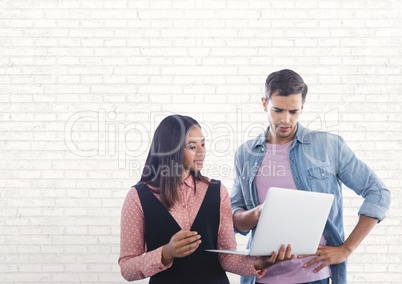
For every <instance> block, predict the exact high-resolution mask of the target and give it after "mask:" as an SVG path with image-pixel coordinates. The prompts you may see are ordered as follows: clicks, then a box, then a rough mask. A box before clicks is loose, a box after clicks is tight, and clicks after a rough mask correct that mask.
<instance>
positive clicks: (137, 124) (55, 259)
mask: <svg viewBox="0 0 402 284" xmlns="http://www.w3.org/2000/svg"><path fill="white" fill-rule="evenodd" d="M401 11H402V2H401V1H397V0H395V1H378V0H375V1H374V0H366V1H364V0H361V1H360V0H359V1H357V0H350V1H340V0H333V1H329V0H324V1H319V0H305V1H296V0H289V1H279V0H278V1H268V0H264V1H263V0H258V1H257V0H255V1H252V0H250V1H244V0H242V1H221V0H215V1H211V0H204V1H195V0H194V1H172V0H170V1H167V0H166V1H138V0H135V1H134V0H133V1H128V0H124V1H112V0H110V1H109V0H99V1H96V0H71V1H69V0H59V1H51V0H42V1H36V0H20V1H9V0H1V1H0V55H1V56H0V282H1V283H123V282H125V281H124V280H123V279H122V277H121V276H120V272H119V267H118V265H117V259H118V255H119V230H120V228H119V223H120V210H121V205H122V202H123V200H124V197H125V195H126V194H127V192H128V190H129V188H130V186H131V185H133V184H135V183H136V182H137V181H138V178H139V173H140V170H141V166H142V165H143V163H144V159H145V156H146V153H147V151H148V147H149V143H150V141H151V137H152V133H153V131H154V129H155V126H156V125H157V124H158V123H159V121H160V120H161V119H162V118H163V117H165V116H166V115H169V114H172V113H180V114H187V115H191V116H193V117H194V118H196V119H197V120H198V121H199V122H200V123H201V124H202V126H203V128H204V135H205V136H206V138H207V147H208V158H207V161H206V165H205V168H206V169H205V174H206V175H208V176H209V177H211V178H217V179H221V180H222V181H223V182H224V184H225V185H226V186H227V187H228V190H230V189H231V186H232V176H233V170H232V169H233V154H234V151H235V150H236V149H237V147H238V146H239V145H240V144H241V143H242V142H244V141H245V140H247V139H249V138H252V137H253V136H255V135H256V134H258V133H259V132H260V131H262V129H263V128H264V127H265V126H266V119H267V118H266V115H265V113H264V112H263V111H262V106H261V104H260V98H261V96H262V95H263V90H264V82H265V79H266V76H267V75H268V74H269V73H271V72H273V71H276V70H279V69H282V68H290V69H294V70H295V71H297V72H298V73H299V74H301V75H302V77H303V78H304V79H305V81H306V83H307V84H308V86H309V94H308V96H307V102H306V104H305V108H304V113H303V114H302V117H301V121H302V123H303V124H304V125H305V126H308V127H309V128H312V129H320V130H325V131H330V132H333V133H337V134H340V135H342V136H343V137H344V138H345V140H346V141H348V145H349V146H350V147H351V148H352V149H353V150H354V151H355V152H356V154H357V155H358V156H359V157H360V158H361V159H363V160H364V161H365V162H366V163H368V164H369V165H370V167H372V169H373V170H374V171H375V172H376V173H377V174H378V175H379V176H380V178H381V179H382V180H383V181H384V182H385V183H386V185H387V186H388V187H389V188H390V190H391V193H392V207H391V209H390V211H389V214H388V218H387V219H386V220H384V221H383V222H382V223H380V224H379V225H378V226H377V227H376V228H375V229H374V230H373V232H372V233H371V234H370V235H369V236H368V237H367V238H366V239H365V240H364V242H363V243H362V244H361V246H360V247H359V248H358V249H357V250H356V251H355V253H354V254H353V255H352V256H351V257H350V259H349V274H348V278H349V283H383V284H386V283H401V282H402V249H401V243H402V230H401V219H402V217H401V216H402V207H401V163H402V155H401V144H402V143H401V141H402V140H401V138H402V136H401V130H402V126H401V105H402V99H401V87H402V86H401V83H402V76H401V66H402V58H401V50H402V48H401V46H402V41H401V38H402V37H401V36H402V21H401V18H402V15H401ZM356 178H359V177H356ZM344 192H345V199H344V205H345V223H346V231H347V233H349V232H350V230H351V229H352V228H353V226H354V224H355V222H356V221H357V216H356V213H357V210H358V208H359V206H360V204H361V200H362V199H361V198H360V197H358V196H356V195H354V194H353V192H351V191H350V190H348V189H347V188H345V190H344ZM244 243H245V239H244V238H239V245H240V246H242V245H244ZM230 278H231V280H232V283H238V277H237V276H234V275H230ZM139 283H145V282H139Z"/></svg>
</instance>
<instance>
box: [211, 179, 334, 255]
mask: <svg viewBox="0 0 402 284" xmlns="http://www.w3.org/2000/svg"><path fill="white" fill-rule="evenodd" d="M333 200H334V195H333V194H329V193H319V192H311V191H304V190H296V189H287V188H279V187H271V188H269V189H268V192H267V196H266V198H265V201H264V205H263V208H262V211H261V215H260V219H259V221H258V224H257V227H256V230H255V234H254V238H253V240H252V242H251V245H250V249H249V250H212V249H211V250H207V251H210V252H219V253H231V254H241V255H251V256H268V255H271V254H272V252H273V251H278V250H279V249H280V247H281V245H282V244H284V245H288V244H291V245H292V254H296V255H298V254H315V253H316V251H317V248H318V245H319V242H320V239H321V236H322V233H323V231H324V226H325V223H326V221H327V218H328V215H329V212H330V210H331V206H332V203H333Z"/></svg>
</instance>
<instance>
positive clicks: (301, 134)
mask: <svg viewBox="0 0 402 284" xmlns="http://www.w3.org/2000/svg"><path fill="white" fill-rule="evenodd" d="M268 131H269V126H268V127H267V129H266V130H265V131H264V132H263V133H261V134H260V135H258V136H257V139H256V142H255V145H254V148H256V147H264V145H265V138H266V137H267V134H268ZM308 133H309V131H307V128H304V127H303V126H302V125H301V124H300V123H299V122H298V123H297V130H296V135H295V138H294V139H293V141H294V140H297V141H299V142H300V143H302V144H304V143H306V144H309V143H310V137H309V135H308Z"/></svg>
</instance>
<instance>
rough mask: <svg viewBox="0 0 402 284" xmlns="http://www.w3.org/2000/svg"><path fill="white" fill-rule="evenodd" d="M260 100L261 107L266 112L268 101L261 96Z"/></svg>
mask: <svg viewBox="0 0 402 284" xmlns="http://www.w3.org/2000/svg"><path fill="white" fill-rule="evenodd" d="M261 102H262V107H263V109H264V111H265V112H267V111H268V102H267V100H266V99H265V98H264V97H262V98H261Z"/></svg>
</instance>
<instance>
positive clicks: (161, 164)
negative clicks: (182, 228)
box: [141, 114, 209, 208]
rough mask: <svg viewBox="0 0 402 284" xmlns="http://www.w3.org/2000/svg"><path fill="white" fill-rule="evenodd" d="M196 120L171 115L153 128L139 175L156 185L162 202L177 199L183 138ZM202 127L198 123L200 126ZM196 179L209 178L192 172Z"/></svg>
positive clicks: (196, 125) (146, 182) (165, 203)
mask: <svg viewBox="0 0 402 284" xmlns="http://www.w3.org/2000/svg"><path fill="white" fill-rule="evenodd" d="M193 127H200V125H199V124H198V122H197V121H196V120H195V119H193V118H191V117H189V116H183V115H177V114H176V115H170V116H168V117H166V118H164V119H163V120H162V121H161V123H160V124H159V125H158V127H157V128H156V130H155V134H154V137H153V139H152V144H151V148H150V150H149V153H148V157H147V160H146V162H145V166H144V169H143V172H142V175H141V182H143V183H145V184H149V185H151V186H153V187H156V188H157V189H156V191H155V192H156V193H158V194H160V197H161V202H162V204H163V205H164V206H165V207H166V208H170V207H171V206H173V205H174V203H175V202H176V201H177V199H178V194H177V188H178V186H179V185H180V183H181V182H182V173H183V168H184V166H183V155H184V154H183V153H184V142H185V139H186V135H187V133H188V132H189V131H190V130H191V129H192V128H193ZM200 128H201V127H200ZM191 175H192V176H193V177H194V190H196V187H195V181H196V180H202V181H205V182H207V183H209V181H208V179H207V178H206V177H204V176H202V175H201V173H199V172H191Z"/></svg>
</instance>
